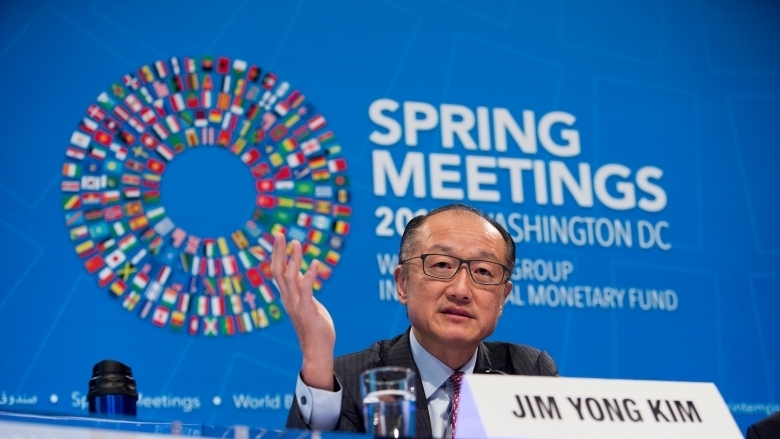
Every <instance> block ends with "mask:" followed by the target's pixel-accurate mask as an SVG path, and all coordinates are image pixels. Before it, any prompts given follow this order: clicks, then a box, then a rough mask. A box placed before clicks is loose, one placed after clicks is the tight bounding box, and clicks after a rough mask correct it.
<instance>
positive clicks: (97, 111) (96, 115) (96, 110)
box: [87, 104, 106, 121]
mask: <svg viewBox="0 0 780 439" xmlns="http://www.w3.org/2000/svg"><path fill="white" fill-rule="evenodd" d="M87 116H89V117H91V118H93V119H95V120H97V121H102V120H103V119H104V118H105V117H106V111H105V110H103V109H102V108H100V107H98V106H97V105H95V104H90V105H89V107H87Z"/></svg>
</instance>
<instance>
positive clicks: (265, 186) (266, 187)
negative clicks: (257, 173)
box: [255, 179, 275, 192]
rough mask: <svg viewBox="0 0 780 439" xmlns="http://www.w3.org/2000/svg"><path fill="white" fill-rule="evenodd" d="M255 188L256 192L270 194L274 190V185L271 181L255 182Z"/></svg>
mask: <svg viewBox="0 0 780 439" xmlns="http://www.w3.org/2000/svg"><path fill="white" fill-rule="evenodd" d="M255 187H256V188H257V191H258V192H270V191H272V190H274V187H275V185H274V181H273V180H269V179H264V180H257V182H255Z"/></svg>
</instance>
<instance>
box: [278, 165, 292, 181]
mask: <svg viewBox="0 0 780 439" xmlns="http://www.w3.org/2000/svg"><path fill="white" fill-rule="evenodd" d="M290 177H292V173H291V172H290V168H289V167H287V166H282V167H281V168H279V170H278V171H277V172H276V174H274V179H275V180H288V179H290Z"/></svg>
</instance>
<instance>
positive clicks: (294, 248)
mask: <svg viewBox="0 0 780 439" xmlns="http://www.w3.org/2000/svg"><path fill="white" fill-rule="evenodd" d="M290 247H291V252H290V259H289V260H288V262H287V267H286V268H285V272H284V274H285V277H286V278H287V281H288V282H295V285H298V284H299V282H298V279H299V278H300V275H301V262H303V252H302V251H301V243H300V242H298V240H297V239H293V240H292V241H290ZM291 285H292V284H291Z"/></svg>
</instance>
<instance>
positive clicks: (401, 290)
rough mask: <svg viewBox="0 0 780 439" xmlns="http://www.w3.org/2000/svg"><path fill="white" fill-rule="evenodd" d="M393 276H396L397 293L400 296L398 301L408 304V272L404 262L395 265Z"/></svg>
mask: <svg viewBox="0 0 780 439" xmlns="http://www.w3.org/2000/svg"><path fill="white" fill-rule="evenodd" d="M393 278H395V294H396V295H397V296H398V301H399V302H401V303H402V304H404V305H406V299H407V296H406V273H405V270H404V266H403V265H402V264H399V265H396V266H395V270H393Z"/></svg>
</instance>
